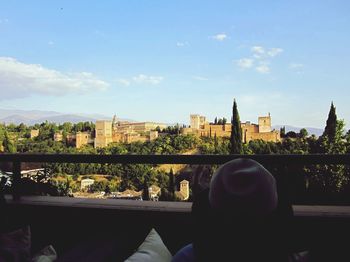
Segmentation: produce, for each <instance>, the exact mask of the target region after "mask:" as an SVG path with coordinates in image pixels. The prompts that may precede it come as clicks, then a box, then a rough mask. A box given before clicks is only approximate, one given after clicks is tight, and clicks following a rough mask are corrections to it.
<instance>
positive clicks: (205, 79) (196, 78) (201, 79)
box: [193, 76, 209, 81]
mask: <svg viewBox="0 0 350 262" xmlns="http://www.w3.org/2000/svg"><path fill="white" fill-rule="evenodd" d="M193 79H195V80H199V81H208V80H209V79H208V78H206V77H203V76H193Z"/></svg>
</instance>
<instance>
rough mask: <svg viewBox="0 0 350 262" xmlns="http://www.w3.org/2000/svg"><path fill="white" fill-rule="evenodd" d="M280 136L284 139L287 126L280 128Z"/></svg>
mask: <svg viewBox="0 0 350 262" xmlns="http://www.w3.org/2000/svg"><path fill="white" fill-rule="evenodd" d="M280 134H281V137H282V138H284V137H285V136H286V127H285V126H283V127H281V128H280Z"/></svg>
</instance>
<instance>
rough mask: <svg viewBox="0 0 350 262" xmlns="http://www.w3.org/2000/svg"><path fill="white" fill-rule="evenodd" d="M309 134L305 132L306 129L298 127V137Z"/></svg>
mask: <svg viewBox="0 0 350 262" xmlns="http://www.w3.org/2000/svg"><path fill="white" fill-rule="evenodd" d="M308 135H309V133H308V132H307V130H306V129H305V128H302V129H300V131H299V135H298V136H299V138H302V139H305V138H306V137H307V136H308Z"/></svg>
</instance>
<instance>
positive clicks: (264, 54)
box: [237, 45, 283, 74]
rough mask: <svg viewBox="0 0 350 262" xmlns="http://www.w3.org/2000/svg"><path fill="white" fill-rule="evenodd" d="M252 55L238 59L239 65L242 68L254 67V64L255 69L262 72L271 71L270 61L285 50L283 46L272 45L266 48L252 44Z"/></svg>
mask: <svg viewBox="0 0 350 262" xmlns="http://www.w3.org/2000/svg"><path fill="white" fill-rule="evenodd" d="M250 52H251V57H250V58H241V59H239V60H237V65H238V66H239V67H240V68H242V69H248V68H253V66H254V64H257V66H255V67H254V68H255V70H256V71H257V72H259V73H262V74H268V73H270V71H271V70H270V61H271V60H272V59H274V58H275V57H276V56H278V55H279V54H281V53H282V52H283V49H282V48H279V47H272V48H265V47H263V46H258V45H256V46H252V47H251V48H250Z"/></svg>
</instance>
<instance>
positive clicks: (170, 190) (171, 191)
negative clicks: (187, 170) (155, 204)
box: [168, 169, 176, 201]
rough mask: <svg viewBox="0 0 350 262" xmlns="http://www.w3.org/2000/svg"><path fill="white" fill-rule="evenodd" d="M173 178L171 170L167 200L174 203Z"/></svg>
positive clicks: (171, 170)
mask: <svg viewBox="0 0 350 262" xmlns="http://www.w3.org/2000/svg"><path fill="white" fill-rule="evenodd" d="M175 191H176V190H175V176H174V171H173V169H170V172H169V185H168V192H169V198H170V199H169V200H171V201H174V200H175Z"/></svg>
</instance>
